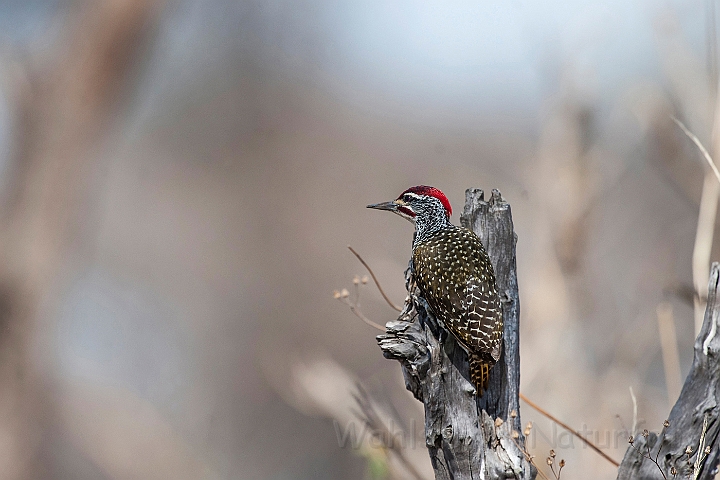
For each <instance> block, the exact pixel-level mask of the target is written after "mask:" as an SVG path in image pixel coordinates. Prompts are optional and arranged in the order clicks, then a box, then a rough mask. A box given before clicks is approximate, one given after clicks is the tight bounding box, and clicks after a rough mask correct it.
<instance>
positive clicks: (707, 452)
mask: <svg viewBox="0 0 720 480" xmlns="http://www.w3.org/2000/svg"><path fill="white" fill-rule="evenodd" d="M705 455H710V445H708V446H707V447H705Z"/></svg>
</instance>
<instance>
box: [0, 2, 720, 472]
mask: <svg viewBox="0 0 720 480" xmlns="http://www.w3.org/2000/svg"><path fill="white" fill-rule="evenodd" d="M576 3H577V2H561V1H550V2H547V1H543V2H540V1H534V0H533V1H524V2H503V1H492V2H481V4H477V3H476V2H469V1H458V2H450V3H448V2H441V1H432V2H425V3H420V4H418V3H417V2H410V1H400V2H389V3H388V2H382V1H377V0H370V1H365V2H354V3H349V2H348V3H337V2H330V1H325V0H301V1H294V2H292V1H280V0H266V1H248V2H235V1H229V0H194V1H193V0H178V1H176V2H171V1H162V0H108V1H104V2H90V1H80V0H78V1H67V0H48V1H39V0H32V1H4V2H2V3H0V42H1V43H0V88H1V92H2V96H0V222H1V223H0V227H1V229H0V245H1V248H2V250H1V251H2V255H1V256H0V262H1V263H0V332H2V333H1V334H0V385H1V388H0V478H2V479H35V478H52V479H56V478H57V479H116V478H117V479H125V478H128V479H129V478H158V479H164V478H175V479H185V478H187V479H195V478H203V479H205V478H207V479H226V478H227V479H273V480H281V479H282V480H285V479H365V478H413V477H411V476H409V473H408V471H407V469H404V468H403V467H402V465H400V464H399V463H398V462H397V458H395V457H394V456H393V454H392V453H389V452H387V451H386V450H384V449H383V448H382V445H381V444H380V443H378V442H373V439H372V437H371V436H365V437H363V438H362V439H361V440H363V441H361V442H360V443H358V445H356V447H357V448H352V445H348V444H345V445H344V446H343V445H342V443H343V442H342V438H341V437H342V435H343V434H344V433H347V430H346V429H347V428H349V427H350V426H353V425H354V426H356V427H357V428H358V431H361V430H362V428H363V425H362V422H359V421H358V420H357V419H356V418H355V417H354V416H353V411H354V409H356V406H355V405H354V401H353V399H352V396H351V393H352V391H354V389H355V388H356V387H355V382H361V384H362V385H363V386H364V388H365V390H366V391H367V394H368V395H369V396H370V397H371V398H372V399H373V402H374V403H375V404H376V405H377V408H378V409H380V410H382V411H383V412H385V414H386V415H387V418H391V419H392V420H391V421H392V422H394V423H393V425H394V427H393V428H394V431H396V432H399V433H398V438H400V439H402V441H403V446H404V447H406V448H405V450H406V452H407V453H406V455H407V457H408V458H411V459H412V461H413V463H415V464H416V465H417V468H418V469H419V470H420V472H421V475H426V476H427V478H429V475H430V474H431V469H430V466H429V460H428V457H427V454H426V451H425V448H424V440H423V431H422V421H423V416H422V410H421V408H420V407H421V405H420V403H419V402H416V401H415V400H413V399H412V398H411V396H410V394H409V393H408V392H406V391H405V389H404V386H403V383H402V376H401V372H400V369H399V367H398V365H397V364H396V363H395V362H390V361H387V360H384V359H383V358H382V356H381V354H380V351H379V349H378V348H377V346H376V343H375V340H374V336H375V335H376V333H377V332H376V331H375V330H373V329H372V328H370V327H368V326H367V325H365V324H363V323H362V322H360V321H359V320H358V319H357V318H355V317H354V316H353V315H352V314H351V312H350V311H349V310H348V308H347V307H346V306H345V305H343V304H342V303H340V302H338V301H337V300H336V299H333V296H332V292H333V290H335V289H342V288H344V287H346V288H350V287H352V279H353V276H354V275H355V274H360V275H363V274H365V272H364V270H363V268H362V266H361V265H360V264H359V263H358V262H357V261H356V260H355V259H354V258H353V257H352V255H351V254H350V253H349V252H348V251H347V249H346V245H348V244H351V245H353V246H354V247H355V248H356V249H357V250H358V251H359V252H360V253H361V254H362V255H363V256H364V257H365V259H366V260H367V261H368V262H369V263H370V264H371V265H372V267H373V268H374V269H375V271H376V273H377V274H378V276H379V278H380V280H381V282H382V283H383V285H384V287H385V288H386V290H387V291H388V293H389V294H390V296H391V297H392V298H393V299H394V301H395V302H396V303H400V302H402V300H403V298H404V283H403V270H404V269H405V267H406V265H407V260H408V258H409V253H410V241H411V234H412V227H411V226H410V225H409V224H407V223H406V222H403V221H401V220H400V219H399V218H397V217H394V216H391V215H383V214H380V213H378V212H373V211H368V210H366V209H365V208H364V206H365V205H366V204H368V203H371V202H378V201H384V200H389V199H392V198H394V197H395V196H397V195H398V194H399V193H400V192H401V191H402V190H404V189H405V188H407V187H409V186H411V185H415V184H430V185H434V186H437V187H439V188H441V189H442V190H444V191H445V192H446V193H447V194H448V197H449V198H450V200H451V202H452V203H453V206H454V209H455V212H456V214H455V216H454V219H455V221H456V222H457V221H458V217H459V213H460V212H461V211H462V205H463V201H464V193H463V192H464V189H465V188H468V187H480V188H483V189H485V190H486V191H489V190H490V189H492V188H498V189H500V190H501V192H502V193H503V195H504V196H505V198H506V199H507V200H508V201H509V202H510V203H511V205H512V208H513V213H514V219H515V228H516V231H517V233H518V236H519V240H518V271H519V280H520V294H521V307H522V331H521V354H522V361H523V364H522V390H523V392H524V393H525V394H526V395H527V396H528V397H530V398H532V399H533V400H534V401H536V402H537V403H539V404H540V405H542V406H544V407H545V408H547V409H548V410H549V411H550V412H552V413H554V414H556V415H557V416H559V417H560V418H562V419H563V420H564V421H566V422H568V423H569V424H571V425H573V426H574V427H575V428H577V429H579V430H582V431H585V432H588V433H587V435H588V436H589V438H591V439H592V440H593V441H594V442H595V443H597V444H598V445H599V446H600V447H601V448H603V449H605V450H606V451H607V452H608V454H609V455H610V456H612V457H613V458H616V459H618V460H620V459H621V458H622V454H623V452H624V451H625V449H626V447H627V443H626V442H627V435H628V432H629V431H630V430H632V428H633V400H632V394H634V395H635V397H636V399H637V400H636V406H637V416H636V420H637V421H636V424H635V426H636V428H640V429H642V428H649V429H655V430H659V429H660V428H661V423H662V420H663V419H664V418H665V416H666V415H667V413H668V412H669V408H670V405H672V403H674V400H675V397H676V395H677V391H678V388H679V384H680V383H679V382H680V381H681V379H684V375H685V374H686V373H687V370H688V368H689V365H690V362H691V359H692V351H691V348H692V342H693V339H694V336H695V326H694V324H695V320H694V315H695V314H694V308H695V309H699V311H702V298H693V296H694V292H695V290H698V289H699V290H700V291H701V293H703V294H704V292H702V289H704V288H705V286H704V285H705V284H703V282H706V279H707V269H708V266H709V262H710V260H711V259H717V256H716V255H715V254H714V252H715V251H717V249H716V248H715V249H713V245H715V244H716V243H717V241H714V240H713V239H714V238H717V236H713V233H714V231H715V227H714V223H715V215H716V211H715V207H716V205H717V195H718V188H717V183H715V181H714V178H713V177H708V176H707V173H706V172H707V171H708V170H709V169H708V168H707V164H706V163H705V162H704V160H703V158H702V156H701V155H700V154H699V152H698V150H697V148H696V147H695V146H694V145H693V144H692V142H691V141H690V140H689V139H688V138H687V137H686V136H684V135H683V133H682V131H681V130H680V129H679V128H678V127H677V126H676V125H675V124H674V123H673V122H672V120H671V115H675V116H676V117H678V118H679V119H681V120H682V121H683V122H685V124H686V125H687V126H688V127H689V128H690V129H691V130H692V131H693V132H694V133H695V134H696V135H697V136H698V137H699V139H700V140H701V141H702V142H703V143H704V144H705V145H706V146H707V147H708V149H709V150H710V151H711V153H713V152H718V153H720V148H718V147H717V146H716V142H717V137H718V135H717V134H713V131H715V130H717V127H716V126H715V124H716V123H717V122H716V121H715V117H716V114H715V110H716V109H715V105H716V96H717V76H718V75H717V57H718V54H717V35H716V27H715V23H716V16H717V15H716V2H715V1H714V0H691V1H689V2H680V1H674V0H668V1H661V2H648V1H638V2H622V1H620V0H612V1H599V0H598V1H594V0H593V1H590V2H581V4H576ZM717 156H718V157H720V155H717ZM704 178H706V180H704ZM701 198H703V199H704V200H703V202H704V203H703V205H704V210H703V211H704V216H700V217H699V215H698V213H699V210H700V204H701ZM698 218H704V220H702V221H701V222H700V223H701V225H700V228H698ZM698 233H699V235H697V234H698ZM361 292H362V293H361V295H362V297H361V303H362V310H363V312H364V313H365V314H366V315H367V316H368V317H370V318H371V319H372V320H374V321H376V322H378V323H381V324H382V323H384V322H386V321H388V320H391V319H393V318H394V316H395V312H393V311H392V310H391V309H390V308H388V306H387V305H386V304H385V303H384V302H383V301H382V299H381V298H380V296H379V294H378V293H377V291H376V290H375V289H374V287H371V286H370V285H367V286H362V287H361ZM696 297H697V296H696ZM658 312H659V313H658ZM658 315H659V317H660V319H658ZM672 333H674V334H675V338H672V335H671V334H672ZM661 338H664V339H665V340H666V341H665V344H664V347H661ZM675 346H676V347H677V348H675ZM675 352H677V357H676V355H675ZM676 358H677V359H679V360H676ZM678 370H679V373H678ZM630 388H632V392H633V393H632V394H631V392H630ZM521 413H522V416H523V421H524V422H527V421H533V422H534V424H535V426H534V428H533V433H532V434H531V436H530V438H529V449H530V451H531V453H533V454H535V455H537V456H538V458H541V459H542V458H544V456H545V455H547V452H548V450H549V449H550V448H554V449H555V450H556V451H557V452H558V456H561V457H563V458H565V459H566V461H567V463H568V465H567V467H566V469H565V470H564V471H563V478H599V479H605V478H607V479H609V478H614V476H615V475H614V468H613V467H612V466H611V465H610V464H609V463H607V462H606V461H605V460H603V459H602V458H600V457H598V456H597V455H595V454H594V453H592V452H591V451H590V450H588V449H587V448H584V447H583V446H582V445H581V444H580V443H578V442H577V440H574V441H573V440H572V439H570V438H569V437H568V436H567V434H563V432H562V430H559V429H557V427H554V426H553V425H552V424H551V423H550V422H548V421H547V420H546V419H544V418H543V417H542V416H540V415H539V414H537V412H535V411H533V410H532V409H530V408H529V407H527V406H525V405H523V410H522V412H521Z"/></svg>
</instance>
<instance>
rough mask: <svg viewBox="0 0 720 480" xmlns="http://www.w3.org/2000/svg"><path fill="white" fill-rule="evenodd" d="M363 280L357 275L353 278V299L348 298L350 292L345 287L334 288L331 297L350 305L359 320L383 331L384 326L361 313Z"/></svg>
mask: <svg viewBox="0 0 720 480" xmlns="http://www.w3.org/2000/svg"><path fill="white" fill-rule="evenodd" d="M364 283H365V282H362V281H360V280H359V279H358V277H355V279H354V280H353V285H354V289H355V299H354V300H351V299H350V292H348V290H347V288H343V289H342V290H339V291H338V290H335V291H334V292H333V297H335V298H336V299H338V300H340V301H341V302H342V303H344V304H345V305H347V306H348V307H350V311H351V312H352V313H353V314H354V315H355V316H356V317H358V318H359V319H360V320H362V321H363V322H365V323H366V324H367V325H370V326H371V327H373V328H377V329H378V330H380V331H381V332H384V331H385V327H383V326H382V325H380V324H379V323H375V322H373V321H372V320H370V319H369V318H367V317H366V316H365V315H364V314H363V313H362V310H360V285H361V284H364Z"/></svg>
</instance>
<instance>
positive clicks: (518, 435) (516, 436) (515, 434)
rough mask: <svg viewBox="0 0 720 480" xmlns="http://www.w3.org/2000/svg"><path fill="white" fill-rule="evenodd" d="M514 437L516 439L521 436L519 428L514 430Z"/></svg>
mask: <svg viewBox="0 0 720 480" xmlns="http://www.w3.org/2000/svg"><path fill="white" fill-rule="evenodd" d="M512 438H514V439H518V438H520V434H519V433H518V432H517V430H513V433H512Z"/></svg>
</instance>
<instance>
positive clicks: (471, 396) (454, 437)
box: [377, 189, 536, 480]
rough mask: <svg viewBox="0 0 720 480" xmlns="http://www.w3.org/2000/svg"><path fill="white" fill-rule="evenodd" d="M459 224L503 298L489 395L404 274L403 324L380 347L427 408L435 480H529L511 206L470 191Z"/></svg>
mask: <svg viewBox="0 0 720 480" xmlns="http://www.w3.org/2000/svg"><path fill="white" fill-rule="evenodd" d="M461 222H462V224H463V225H464V226H466V227H467V228H471V229H472V230H474V231H475V233H477V234H478V235H479V236H480V239H481V240H482V242H483V244H484V245H485V247H486V249H487V251H488V254H489V256H490V259H491V261H492V263H493V266H494V268H495V274H496V277H497V283H498V288H499V290H500V292H501V295H502V296H503V315H504V320H505V326H504V328H505V332H504V333H505V337H504V351H503V354H502V356H501V357H500V360H499V362H498V364H497V365H495V367H494V368H493V370H492V374H491V377H490V388H489V390H488V391H487V392H486V393H485V395H484V396H483V397H482V398H479V399H478V398H477V397H476V395H475V391H474V388H473V387H472V385H471V384H470V382H469V380H468V379H469V374H468V360H467V354H466V353H465V352H464V351H463V350H462V348H461V347H460V346H459V345H458V344H457V343H456V342H455V340H454V338H453V337H452V335H448V334H447V333H446V332H445V331H444V330H442V329H440V328H439V327H438V324H437V322H436V320H435V318H433V316H432V315H431V314H430V312H429V311H428V310H427V308H426V306H425V304H424V301H423V300H422V299H421V298H419V297H418V292H417V290H416V288H415V286H414V285H413V284H412V278H411V276H410V271H409V269H408V271H406V284H407V289H408V298H407V300H406V303H405V308H404V310H403V311H402V312H401V313H400V316H399V317H398V320H397V321H395V322H389V323H388V324H387V333H386V334H384V335H379V336H378V337H377V338H378V344H379V345H380V348H381V349H382V351H383V354H384V355H385V357H386V358H392V359H395V360H398V361H400V363H401V365H402V369H403V374H404V376H405V384H406V386H407V388H408V390H410V391H411V392H412V393H413V395H415V398H417V399H418V400H420V401H421V402H423V404H424V406H425V441H426V444H427V447H428V451H429V453H430V459H431V461H432V465H433V468H434V469H435V477H436V478H437V479H442V480H445V479H455V480H465V479H480V478H483V479H502V478H514V479H518V480H532V479H534V478H535V475H536V471H535V469H534V467H532V466H531V465H530V464H529V463H528V461H527V460H526V458H525V455H524V454H523V449H524V444H525V438H524V436H523V434H522V427H521V425H522V424H521V421H520V409H519V400H518V392H519V383H520V354H519V348H518V339H519V337H518V327H519V313H520V309H519V298H518V287H517V276H516V270H515V242H516V236H515V233H514V230H513V224H512V215H511V212H510V205H508V204H507V203H506V202H505V201H504V200H503V199H502V197H501V195H500V192H498V191H497V190H493V193H492V197H491V199H490V201H489V202H485V201H484V199H483V192H482V190H479V189H470V190H468V191H466V204H465V210H464V212H463V214H462V216H461Z"/></svg>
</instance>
